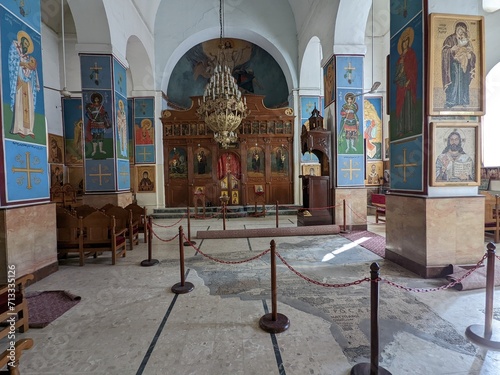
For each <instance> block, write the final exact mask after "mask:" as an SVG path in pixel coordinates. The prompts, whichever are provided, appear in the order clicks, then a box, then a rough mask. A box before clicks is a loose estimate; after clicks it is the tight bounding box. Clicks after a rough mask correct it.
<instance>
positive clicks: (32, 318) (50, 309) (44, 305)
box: [26, 290, 81, 328]
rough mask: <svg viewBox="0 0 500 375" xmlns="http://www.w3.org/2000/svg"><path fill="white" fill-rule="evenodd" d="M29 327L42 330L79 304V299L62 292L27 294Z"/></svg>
mask: <svg viewBox="0 0 500 375" xmlns="http://www.w3.org/2000/svg"><path fill="white" fill-rule="evenodd" d="M26 299H27V300H28V311H29V327H30V328H43V327H45V326H47V325H48V324H50V323H51V322H53V321H54V320H56V319H57V318H59V317H60V316H61V315H62V314H64V313H65V312H66V311H68V310H69V309H71V308H72V307H73V306H75V305H76V304H77V303H78V302H80V299H81V297H79V296H75V295H73V294H71V293H68V292H65V291H64V290H52V291H47V292H32V293H27V296H26Z"/></svg>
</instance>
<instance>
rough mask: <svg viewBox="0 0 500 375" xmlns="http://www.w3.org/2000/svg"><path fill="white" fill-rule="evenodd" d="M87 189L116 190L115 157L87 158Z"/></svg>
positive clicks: (87, 190)
mask: <svg viewBox="0 0 500 375" xmlns="http://www.w3.org/2000/svg"><path fill="white" fill-rule="evenodd" d="M84 171H85V191H86V192H92V191H95V192H101V191H116V184H115V172H116V170H115V163H114V160H113V159H104V160H92V159H85V169H84Z"/></svg>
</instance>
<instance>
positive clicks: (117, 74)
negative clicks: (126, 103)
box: [113, 58, 127, 98]
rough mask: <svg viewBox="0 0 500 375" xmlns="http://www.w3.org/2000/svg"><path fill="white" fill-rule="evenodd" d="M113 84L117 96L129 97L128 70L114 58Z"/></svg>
mask: <svg viewBox="0 0 500 375" xmlns="http://www.w3.org/2000/svg"><path fill="white" fill-rule="evenodd" d="M113 82H114V85H113V87H114V89H115V95H116V94H118V95H119V96H122V97H125V98H126V97H127V69H125V67H124V66H123V65H122V64H120V62H119V61H118V60H117V59H115V58H113Z"/></svg>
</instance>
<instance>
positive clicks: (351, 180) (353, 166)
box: [337, 154, 365, 186]
mask: <svg viewBox="0 0 500 375" xmlns="http://www.w3.org/2000/svg"><path fill="white" fill-rule="evenodd" d="M337 160H338V162H337V186H364V185H365V160H364V155H363V154H361V155H338V158H337Z"/></svg>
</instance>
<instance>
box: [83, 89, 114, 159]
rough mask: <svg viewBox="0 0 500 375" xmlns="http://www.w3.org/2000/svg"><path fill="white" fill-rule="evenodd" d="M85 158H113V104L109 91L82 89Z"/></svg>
mask: <svg viewBox="0 0 500 375" xmlns="http://www.w3.org/2000/svg"><path fill="white" fill-rule="evenodd" d="M82 100H83V106H84V108H83V110H84V111H83V112H84V115H85V122H84V134H85V138H84V139H85V159H93V160H102V159H107V158H113V156H114V152H113V130H112V127H113V124H112V118H113V113H114V109H113V105H112V98H111V91H106V90H99V91H97V90H95V91H94V90H92V91H83V93H82Z"/></svg>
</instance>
